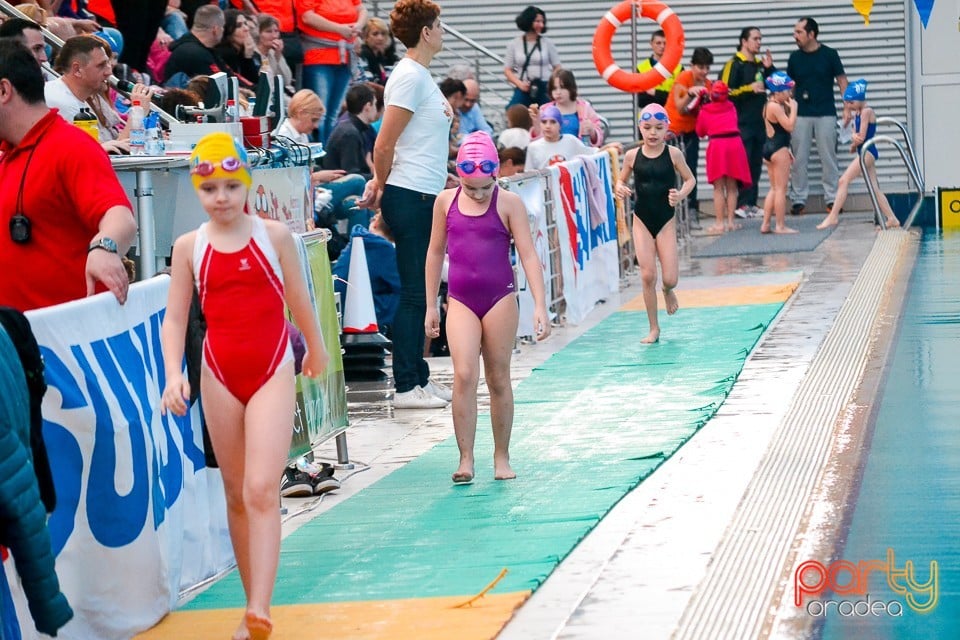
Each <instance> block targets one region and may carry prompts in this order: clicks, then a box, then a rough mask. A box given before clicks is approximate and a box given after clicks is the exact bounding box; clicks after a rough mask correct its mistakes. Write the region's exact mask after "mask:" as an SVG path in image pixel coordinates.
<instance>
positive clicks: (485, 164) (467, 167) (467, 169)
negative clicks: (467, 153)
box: [457, 160, 500, 176]
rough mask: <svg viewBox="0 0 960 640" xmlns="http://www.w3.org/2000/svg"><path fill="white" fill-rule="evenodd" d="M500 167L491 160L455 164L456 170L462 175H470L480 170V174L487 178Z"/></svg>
mask: <svg viewBox="0 0 960 640" xmlns="http://www.w3.org/2000/svg"><path fill="white" fill-rule="evenodd" d="M499 166H500V163H499V162H494V161H493V160H481V161H480V162H474V161H473V160H463V161H461V162H458V163H457V169H460V171H462V172H463V173H465V174H467V175H470V174H473V173H476V172H477V169H480V172H481V173H484V174H486V175H488V176H492V175H493V172H494V171H496V170H497V167H499Z"/></svg>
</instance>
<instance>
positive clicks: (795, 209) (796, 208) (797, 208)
mask: <svg viewBox="0 0 960 640" xmlns="http://www.w3.org/2000/svg"><path fill="white" fill-rule="evenodd" d="M806 210H807V206H806V205H805V204H803V203H802V202H794V203H793V206H792V207H790V213H791V215H795V216H799V215H800V214H802V213H803V212H804V211H806Z"/></svg>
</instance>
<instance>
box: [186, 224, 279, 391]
mask: <svg viewBox="0 0 960 640" xmlns="http://www.w3.org/2000/svg"><path fill="white" fill-rule="evenodd" d="M250 219H251V220H252V221H253V230H252V233H251V235H250V241H249V242H248V243H247V245H246V246H245V247H244V248H243V249H241V250H240V251H236V252H233V253H223V252H221V251H217V250H216V249H214V248H213V247H212V246H210V241H209V239H208V238H207V229H206V227H207V223H204V224H202V225H200V228H199V229H198V230H197V238H196V243H195V244H194V247H193V272H194V273H195V274H196V278H197V290H198V291H199V292H200V308H201V309H202V310H203V315H204V317H205V318H206V321H207V336H206V338H205V339H204V342H203V361H204V362H205V363H206V365H207V367H209V368H210V371H211V372H212V373H213V375H214V376H216V378H217V380H219V381H220V382H221V383H222V384H223V386H225V387H226V388H227V390H228V391H229V392H230V393H232V394H233V395H234V396H235V397H236V398H237V400H239V401H240V402H242V403H243V404H247V402H249V401H250V398H251V397H252V396H253V394H254V393H256V392H257V390H259V389H260V387H262V386H263V385H264V383H266V382H267V380H269V379H270V378H271V377H272V376H273V374H274V373H275V372H276V370H277V369H278V368H280V366H281V365H283V364H286V363H287V362H288V361H290V360H292V359H293V350H292V349H291V347H290V338H289V335H288V334H287V325H286V322H285V317H284V298H283V272H282V270H281V268H280V258H279V256H278V255H277V252H276V249H274V247H273V243H272V242H270V237H269V236H268V235H267V229H266V226H265V225H264V224H263V220H261V219H260V218H258V217H257V216H251V217H250Z"/></svg>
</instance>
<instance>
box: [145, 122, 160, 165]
mask: <svg viewBox="0 0 960 640" xmlns="http://www.w3.org/2000/svg"><path fill="white" fill-rule="evenodd" d="M159 120H160V114H158V113H157V112H156V111H151V112H150V115H148V116H147V117H146V120H145V124H144V126H145V128H146V130H147V139H146V141H145V143H144V146H145V149H146V153H147V155H148V156H162V155H163V140H162V139H161V138H160V126H159V124H160V123H159Z"/></svg>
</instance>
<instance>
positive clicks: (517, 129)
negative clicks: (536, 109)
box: [497, 104, 533, 175]
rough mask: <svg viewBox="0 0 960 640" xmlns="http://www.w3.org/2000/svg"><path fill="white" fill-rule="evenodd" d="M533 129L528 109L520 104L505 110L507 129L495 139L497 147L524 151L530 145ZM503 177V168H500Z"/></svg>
mask: <svg viewBox="0 0 960 640" xmlns="http://www.w3.org/2000/svg"><path fill="white" fill-rule="evenodd" d="M532 128H533V118H531V117H530V109H529V108H528V107H525V106H523V105H522V104H515V105H513V106H511V107H510V108H508V109H507V128H506V129H504V130H503V131H501V132H500V135H499V136H498V137H497V146H498V147H500V148H501V149H508V148H510V147H517V148H518V149H526V148H527V145H528V144H530V130H531V129H532ZM500 174H501V175H503V166H502V164H501V166H500Z"/></svg>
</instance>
